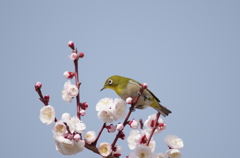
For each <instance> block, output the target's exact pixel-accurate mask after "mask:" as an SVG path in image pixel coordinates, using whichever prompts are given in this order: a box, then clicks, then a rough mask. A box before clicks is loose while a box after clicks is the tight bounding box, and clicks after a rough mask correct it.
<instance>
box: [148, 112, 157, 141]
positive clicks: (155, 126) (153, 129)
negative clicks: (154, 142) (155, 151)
mask: <svg viewBox="0 0 240 158" xmlns="http://www.w3.org/2000/svg"><path fill="white" fill-rule="evenodd" d="M159 117H160V112H158V113H157V114H156V120H155V124H154V127H153V128H152V132H151V134H150V136H149V138H148V141H147V146H148V145H149V143H150V141H151V138H152V136H153V133H154V131H155V130H156V129H157V124H158V119H159Z"/></svg>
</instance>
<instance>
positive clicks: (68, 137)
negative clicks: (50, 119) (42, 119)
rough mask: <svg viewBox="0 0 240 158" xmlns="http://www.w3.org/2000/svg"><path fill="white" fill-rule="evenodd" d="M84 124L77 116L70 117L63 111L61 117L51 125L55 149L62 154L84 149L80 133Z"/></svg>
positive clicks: (72, 153) (74, 152)
mask: <svg viewBox="0 0 240 158" xmlns="http://www.w3.org/2000/svg"><path fill="white" fill-rule="evenodd" d="M85 129H86V125H85V124H84V123H83V122H82V121H80V120H79V119H78V118H77V116H74V117H70V114H68V113H64V114H63V115H62V119H61V120H58V121H57V122H56V124H55V125H54V127H53V130H52V131H53V138H54V140H55V143H56V149H57V150H58V151H59V152H60V153H62V154H63V155H75V154H76V153H78V152H81V151H82V150H83V149H84V145H85V141H84V140H81V135H80V134H81V133H83V132H84V131H85Z"/></svg>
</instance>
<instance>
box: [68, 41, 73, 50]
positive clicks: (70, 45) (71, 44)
mask: <svg viewBox="0 0 240 158" xmlns="http://www.w3.org/2000/svg"><path fill="white" fill-rule="evenodd" d="M68 46H69V47H70V48H72V49H74V43H73V41H69V42H68Z"/></svg>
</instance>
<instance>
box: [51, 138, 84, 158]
mask: <svg viewBox="0 0 240 158" xmlns="http://www.w3.org/2000/svg"><path fill="white" fill-rule="evenodd" d="M54 139H55V144H56V149H57V151H59V152H60V153H62V154H63V155H75V154H77V153H79V152H81V151H83V149H84V146H85V142H84V141H83V140H79V141H75V140H74V139H73V140H69V139H67V138H64V137H63V136H57V137H55V138H54Z"/></svg>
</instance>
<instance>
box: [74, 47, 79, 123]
mask: <svg viewBox="0 0 240 158" xmlns="http://www.w3.org/2000/svg"><path fill="white" fill-rule="evenodd" d="M72 53H76V54H77V49H74V50H73V52H72ZM74 68H75V83H76V86H77V87H78V95H77V96H76V105H77V107H76V108H77V117H78V118H79V119H81V115H80V113H79V112H80V110H81V107H80V83H79V77H78V59H77V60H74Z"/></svg>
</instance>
